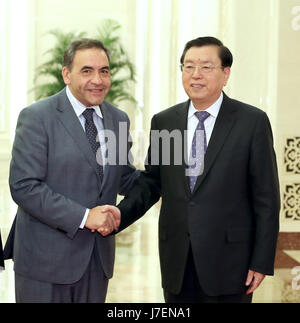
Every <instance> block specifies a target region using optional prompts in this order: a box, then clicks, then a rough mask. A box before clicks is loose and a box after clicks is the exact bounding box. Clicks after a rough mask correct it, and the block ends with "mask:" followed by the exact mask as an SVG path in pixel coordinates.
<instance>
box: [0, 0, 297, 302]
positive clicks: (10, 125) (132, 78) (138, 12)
mask: <svg viewBox="0 0 300 323" xmlns="http://www.w3.org/2000/svg"><path fill="white" fill-rule="evenodd" d="M81 34H84V35H85V36H87V37H91V38H98V39H101V38H102V37H103V38H105V37H106V38H105V40H106V41H107V44H110V46H112V47H111V48H112V50H113V51H114V54H115V56H114V63H116V72H115V75H114V78H115V80H118V79H122V80H124V82H123V84H122V86H121V88H119V89H118V90H119V91H121V92H119V93H121V94H120V95H119V96H118V95H116V96H114V97H111V98H110V99H111V100H113V101H114V102H113V103H115V104H116V105H117V106H118V107H119V108H121V109H123V110H124V111H126V112H127V113H128V115H129V117H130V119H131V130H132V133H133V141H134V155H135V157H136V165H137V167H139V168H142V167H143V166H142V162H143V160H144V157H145V153H146V149H147V146H148V132H149V128H150V120H151V117H152V116H153V114H155V113H157V112H159V111H161V110H163V109H166V108H168V107H170V106H171V105H174V104H176V103H179V102H182V101H185V100H186V99H187V97H186V95H185V93H184V91H183V89H182V85H181V72H180V69H179V64H180V62H179V60H180V56H181V54H182V51H183V48H184V45H185V43H186V42H187V41H189V40H191V39H193V38H196V37H199V36H215V37H217V38H219V39H221V40H222V41H223V43H224V45H225V46H227V47H229V48H230V50H231V51H232V53H233V56H234V63H233V67H232V72H231V77H230V80H229V83H228V85H227V87H226V88H225V93H226V94H227V95H229V96H230V97H232V98H235V99H238V100H241V101H244V102H246V103H249V104H251V105H254V106H257V107H259V108H261V109H262V110H264V111H265V112H266V113H267V114H268V116H269V118H270V121H271V124H272V129H273V133H274V140H275V150H276V154H277V161H278V169H279V175H280V187H281V197H282V208H281V220H280V222H281V223H280V235H279V241H278V250H277V255H276V263H275V276H274V277H267V278H266V279H265V280H264V282H263V284H262V285H261V287H260V288H259V289H258V291H257V292H256V293H255V295H254V302H299V301H300V91H299V88H300V1H299V0H110V1H104V0H85V1H81V0H64V1H61V0H0V229H1V235H2V242H3V244H4V243H5V241H6V238H7V235H8V232H9V228H10V225H11V223H12V221H13V218H14V215H15V212H16V205H15V204H14V203H13V201H12V200H11V197H10V193H9V187H8V170H9V162H10V158H11V147H12V142H13V139H14V132H15V127H16V121H17V117H18V114H19V112H20V111H21V110H22V109H23V108H24V107H26V106H28V105H29V104H31V103H33V102H34V101H36V100H38V99H39V98H41V97H43V96H47V95H48V94H49V93H50V92H51V89H52V91H55V90H56V88H57V87H59V84H58V83H59V81H58V78H57V77H56V76H57V70H58V71H59V69H60V65H59V64H61V63H60V62H58V61H57V57H59V56H60V53H61V52H60V50H61V49H62V48H63V46H64V45H65V43H66V42H67V41H68V40H70V39H73V38H74V37H75V38H76V37H78V36H79V35H81ZM55 59H56V61H55ZM124 62H125V65H124V64H123V63H124ZM116 88H118V87H116ZM47 91H50V92H47ZM122 91H123V92H122ZM158 213H159V203H157V205H155V206H153V208H152V209H151V210H150V211H149V212H148V214H147V215H145V216H144V217H143V218H142V219H141V220H140V221H138V222H137V223H135V224H134V225H133V226H131V227H130V228H129V229H128V230H126V231H124V232H123V233H121V234H120V235H119V236H118V237H117V250H116V265H115V275H114V277H113V279H112V280H111V281H110V285H109V290H108V296H107V302H129V303H131V302H142V303H143V302H157V303H159V302H163V294H162V290H161V281H160V268H159V259H158V241H157V221H158ZM5 265H6V267H5V271H2V272H0V303H8V302H14V301H15V300H14V276H13V263H12V262H11V261H6V264H5Z"/></svg>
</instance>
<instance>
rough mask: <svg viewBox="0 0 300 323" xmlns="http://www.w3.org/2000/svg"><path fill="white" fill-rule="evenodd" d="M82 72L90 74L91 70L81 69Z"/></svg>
mask: <svg viewBox="0 0 300 323" xmlns="http://www.w3.org/2000/svg"><path fill="white" fill-rule="evenodd" d="M82 73H83V74H90V73H91V71H90V70H83V71H82Z"/></svg>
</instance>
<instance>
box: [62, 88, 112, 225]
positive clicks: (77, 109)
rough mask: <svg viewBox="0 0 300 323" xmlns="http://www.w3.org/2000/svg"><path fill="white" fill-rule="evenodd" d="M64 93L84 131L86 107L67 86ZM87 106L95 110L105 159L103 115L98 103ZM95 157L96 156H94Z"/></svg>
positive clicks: (103, 158)
mask: <svg viewBox="0 0 300 323" xmlns="http://www.w3.org/2000/svg"><path fill="white" fill-rule="evenodd" d="M66 93H67V97H68V99H69V101H70V103H71V105H72V107H73V109H74V111H75V113H76V116H77V118H78V119H79V121H80V124H81V126H82V128H83V130H84V131H85V117H84V116H83V115H82V113H83V112H84V111H85V110H86V109H87V107H86V106H85V105H83V104H82V103H81V102H80V101H78V100H77V99H76V98H75V97H74V95H73V94H72V92H71V90H70V89H69V87H68V86H67V88H66ZM89 108H93V109H94V110H95V112H94V113H93V121H94V124H95V126H96V128H97V130H98V134H99V143H100V148H101V154H102V160H103V161H105V153H106V144H105V138H104V134H103V130H104V125H103V115H102V112H101V109H100V107H99V105H97V106H93V107H89ZM95 158H96V156H95ZM104 167H105V165H104V162H103V171H104ZM89 211H90V210H89V209H87V210H86V212H85V215H84V218H83V220H82V222H81V224H80V229H83V228H84V226H85V223H86V220H87V217H88V214H89Z"/></svg>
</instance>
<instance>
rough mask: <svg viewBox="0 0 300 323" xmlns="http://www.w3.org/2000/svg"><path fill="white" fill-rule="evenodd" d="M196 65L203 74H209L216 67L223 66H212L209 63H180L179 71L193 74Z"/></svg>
mask: <svg viewBox="0 0 300 323" xmlns="http://www.w3.org/2000/svg"><path fill="white" fill-rule="evenodd" d="M197 67H198V68H199V69H200V72H201V73H203V74H209V73H211V72H212V71H213V70H215V69H217V68H222V69H223V66H214V65H211V64H204V65H193V64H181V65H180V69H181V72H185V73H187V74H193V73H194V72H195V70H196V68H197Z"/></svg>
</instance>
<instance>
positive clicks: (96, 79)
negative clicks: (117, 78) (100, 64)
mask: <svg viewBox="0 0 300 323" xmlns="http://www.w3.org/2000/svg"><path fill="white" fill-rule="evenodd" d="M102 81H103V79H102V77H101V75H100V74H99V73H95V74H94V75H93V78H92V83H94V84H101V83H102Z"/></svg>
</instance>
